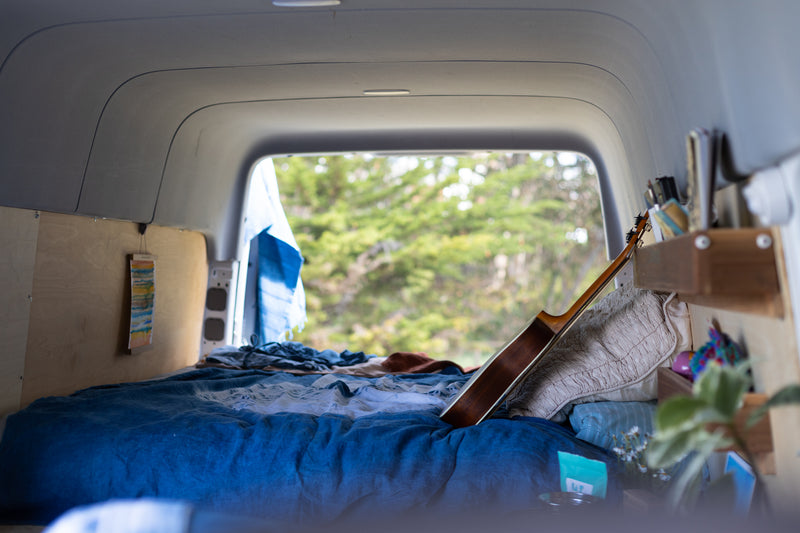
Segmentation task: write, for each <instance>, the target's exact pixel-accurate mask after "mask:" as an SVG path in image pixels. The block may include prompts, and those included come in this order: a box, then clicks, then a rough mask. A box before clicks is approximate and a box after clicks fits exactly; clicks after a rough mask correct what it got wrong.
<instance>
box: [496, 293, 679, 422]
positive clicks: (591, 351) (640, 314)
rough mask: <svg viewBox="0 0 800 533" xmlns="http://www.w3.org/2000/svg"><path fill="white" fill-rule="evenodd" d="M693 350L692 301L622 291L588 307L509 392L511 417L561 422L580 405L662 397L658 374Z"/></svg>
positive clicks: (659, 294)
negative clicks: (519, 416)
mask: <svg viewBox="0 0 800 533" xmlns="http://www.w3.org/2000/svg"><path fill="white" fill-rule="evenodd" d="M690 346H691V325H690V322H689V311H688V309H687V307H686V304H684V303H683V302H680V301H678V300H677V299H676V298H675V295H666V294H661V293H655V292H652V291H648V290H642V289H637V288H635V287H633V286H626V287H623V288H620V289H618V290H616V291H614V292H612V293H611V294H609V295H608V296H606V297H605V298H603V299H602V300H600V301H599V302H597V304H595V305H594V307H592V308H590V309H588V310H587V311H586V312H585V313H584V314H583V316H581V317H580V318H579V319H578V321H577V322H576V323H575V324H574V325H573V326H572V328H571V329H570V330H569V331H567V332H566V333H565V334H564V336H563V337H562V339H561V340H560V341H559V342H557V343H556V345H555V346H554V347H553V348H552V349H551V350H550V352H549V353H548V354H546V355H545V356H544V358H543V359H542V362H541V363H540V364H539V366H538V367H537V368H536V369H534V370H533V372H531V374H530V375H529V376H528V377H527V378H525V380H524V381H523V382H522V384H521V385H520V386H519V387H518V388H517V389H516V390H515V391H514V392H513V393H512V394H511V395H509V398H508V408H509V414H511V415H512V416H515V415H522V416H535V417H540V418H550V419H554V420H559V421H561V420H564V419H565V415H566V414H567V413H568V412H569V409H570V408H571V407H572V405H574V404H578V403H586V402H592V401H601V400H609V401H646V400H652V399H655V398H656V369H657V368H658V367H659V366H662V365H664V366H666V365H670V364H672V360H673V359H674V356H675V355H676V354H678V353H679V352H681V351H684V350H688V349H690Z"/></svg>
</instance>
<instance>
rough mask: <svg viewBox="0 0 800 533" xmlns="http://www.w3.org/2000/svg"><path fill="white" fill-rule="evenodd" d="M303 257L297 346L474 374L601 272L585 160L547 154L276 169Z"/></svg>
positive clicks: (295, 163)
mask: <svg viewBox="0 0 800 533" xmlns="http://www.w3.org/2000/svg"><path fill="white" fill-rule="evenodd" d="M275 167H276V172H277V175H278V182H279V185H280V189H281V195H282V201H283V204H284V207H285V209H286V213H287V216H288V218H289V221H290V224H291V225H292V228H293V230H294V232H295V237H296V239H297V242H298V244H299V246H300V249H301V251H302V253H303V256H304V258H305V260H306V262H305V264H304V266H303V271H302V278H303V282H304V284H305V286H306V297H307V308H308V314H309V322H308V325H307V326H306V328H305V329H304V331H302V332H297V333H296V334H295V339H296V340H299V341H301V342H304V343H306V344H309V345H311V346H315V347H321V348H322V347H332V348H335V349H344V348H349V349H358V350H364V351H366V352H368V353H375V354H378V355H388V354H390V353H392V352H394V351H401V350H404V351H422V352H426V353H428V354H429V355H430V356H431V357H436V358H446V359H450V360H454V361H458V362H460V363H462V364H465V365H467V366H472V365H478V364H480V363H481V362H483V361H484V360H485V359H487V358H488V357H489V356H490V355H491V354H492V353H493V352H494V351H495V350H496V349H497V348H499V347H500V346H502V345H503V344H504V343H505V342H506V341H507V340H508V339H509V338H510V337H511V336H512V335H514V334H515V333H516V331H517V330H518V329H519V328H520V327H522V326H523V325H524V324H525V323H526V322H527V321H528V320H529V319H530V317H531V316H533V315H534V314H536V313H537V312H538V311H539V310H541V309H543V308H544V309H547V310H548V311H549V312H556V313H558V312H562V311H563V310H565V309H566V308H567V307H568V306H569V304H570V303H571V302H572V301H573V300H574V299H575V298H576V297H577V295H578V294H579V291H582V290H583V289H584V288H585V287H587V286H588V285H589V284H590V283H591V282H592V280H593V279H594V278H595V277H596V275H597V274H598V273H599V272H600V271H601V270H602V268H604V267H605V265H606V260H605V254H604V249H605V246H604V237H603V228H602V218H601V212H600V203H599V199H598V194H597V177H596V175H595V173H594V167H593V165H592V164H591V162H590V161H589V160H587V159H585V158H582V157H571V158H570V156H569V155H563V154H562V155H558V154H555V153H534V154H519V153H514V154H496V153H495V154H478V155H475V156H473V157H451V156H445V157H401V156H397V157H372V156H370V155H349V156H332V157H329V156H324V157H321V156H316V157H290V158H283V159H276V160H275Z"/></svg>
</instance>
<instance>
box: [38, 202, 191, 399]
mask: <svg viewBox="0 0 800 533" xmlns="http://www.w3.org/2000/svg"><path fill="white" fill-rule="evenodd" d="M138 252H148V253H151V254H154V255H156V256H157V259H156V303H155V316H154V325H153V346H152V349H150V350H147V351H145V352H142V353H138V354H136V355H130V354H128V353H127V350H126V348H127V345H126V333H127V327H128V320H129V314H128V308H129V307H128V306H129V305H130V304H129V302H130V285H129V284H130V281H129V269H128V268H129V267H128V259H129V255H130V254H133V253H138ZM206 278H207V262H206V249H205V240H204V238H203V236H202V235H201V234H199V233H195V232H188V231H180V230H177V229H174V228H162V227H157V226H150V227H148V228H147V231H146V232H145V235H144V236H143V237H142V236H141V235H140V234H139V232H138V225H137V224H133V223H129V222H120V221H111V220H103V219H94V218H88V217H79V216H73V215H60V214H53V213H42V216H41V219H40V222H39V238H38V248H37V253H36V268H35V271H34V278H33V290H32V297H33V299H32V304H31V313H30V327H29V334H28V343H27V355H26V361H25V380H24V383H23V390H22V403H23V405H27V404H28V403H30V402H31V401H33V400H35V399H36V398H39V397H42V396H46V395H53V394H68V393H71V392H74V391H75V390H77V389H80V388H84V387H88V386H93V385H99V384H104V383H118V382H124V381H135V380H141V379H147V378H150V377H153V376H156V375H159V374H162V373H165V372H170V371H173V370H175V369H178V368H182V367H185V366H188V365H190V364H193V363H194V362H195V361H196V359H197V353H198V351H199V343H200V333H201V323H202V313H203V301H204V297H205V285H206Z"/></svg>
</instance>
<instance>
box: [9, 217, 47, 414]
mask: <svg viewBox="0 0 800 533" xmlns="http://www.w3.org/2000/svg"><path fill="white" fill-rule="evenodd" d="M38 231H39V213H37V212H35V211H27V210H23V209H11V208H8V207H0V250H2V253H0V295H2V305H0V416H2V415H4V414H7V413H9V412H12V411H15V410H17V409H18V408H19V403H20V395H21V394H22V380H23V372H24V370H25V349H26V346H27V340H28V317H29V315H30V307H31V288H32V286H33V270H34V263H35V260H36V240H37V235H38Z"/></svg>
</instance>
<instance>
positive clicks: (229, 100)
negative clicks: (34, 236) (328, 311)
mask: <svg viewBox="0 0 800 533" xmlns="http://www.w3.org/2000/svg"><path fill="white" fill-rule="evenodd" d="M600 4H602V5H600ZM745 4H747V5H745ZM692 6H693V8H692V9H691V10H690V9H689V8H688V7H687V4H686V3H685V2H680V1H658V2H656V1H652V2H642V1H634V0H608V1H605V2H597V1H591V0H572V1H567V0H561V1H548V0H536V1H521V0H520V1H501V0H494V1H482V2H481V1H468V0H462V1H447V0H439V1H435V0H430V1H410V0H406V1H388V0H387V1H377V0H375V1H372V2H370V1H359V0H352V1H350V0H343V1H342V5H341V6H338V7H336V8H304V9H286V8H276V7H273V6H272V5H271V3H269V2H267V1H252V0H250V1H247V0H238V1H237V0H229V1H225V2H220V1H210V0H206V1H200V0H161V1H142V0H139V1H137V2H127V1H122V0H107V1H103V2H101V1H94V0H85V1H80V0H72V1H70V2H63V1H61V0H38V1H34V0H5V1H4V2H3V4H2V5H1V6H0V203H1V204H3V205H10V206H16V207H25V208H35V209H43V210H53V211H59V212H68V213H80V214H86V215H94V216H105V217H110V218H119V219H125V220H133V221H140V222H154V223H158V224H165V225H172V226H178V227H186V228H190V229H197V230H200V231H203V232H204V233H206V235H207V236H208V241H209V247H210V253H211V255H212V257H216V258H220V259H222V258H227V257H231V256H232V255H233V251H234V246H235V239H234V237H235V235H236V233H237V231H238V227H237V224H238V208H239V205H240V202H241V195H242V191H243V190H244V187H245V183H246V179H247V176H248V173H249V170H250V168H251V166H252V164H253V163H254V162H255V161H256V160H258V158H260V157H263V156H265V155H269V154H272V153H302V152H321V151H351V150H383V151H386V150H392V149H401V150H432V149H440V150H441V149H483V148H497V149H537V148H540V149H543V148H564V149H573V150H580V151H583V152H585V153H587V154H588V155H590V156H591V157H593V158H594V159H595V162H596V163H597V165H598V168H599V169H600V174H601V186H602V188H603V201H604V211H605V214H606V217H607V223H608V229H609V238H610V244H611V248H612V249H614V248H618V247H619V244H620V243H621V231H622V229H621V228H622V227H624V226H627V225H628V221H629V220H630V218H629V217H631V216H632V215H633V214H634V213H635V212H636V211H638V210H639V209H641V207H642V206H643V203H642V201H641V191H642V190H643V184H644V183H646V182H647V180H648V179H652V178H655V177H657V176H661V175H675V176H676V177H677V178H678V179H679V181H682V180H683V179H684V178H685V170H684V168H685V156H684V150H685V148H684V136H685V134H686V133H687V132H688V131H689V129H691V128H693V127H697V126H702V127H706V128H720V129H722V130H723V131H725V132H726V133H727V134H728V135H729V136H730V139H731V141H732V145H733V147H734V156H735V159H736V163H737V165H738V166H739V167H740V168H741V169H742V171H752V170H753V169H755V168H759V167H762V166H765V165H768V164H771V163H773V162H775V161H776V160H778V159H779V158H781V157H783V156H785V155H787V154H788V153H790V152H792V151H794V150H796V149H797V148H798V147H800V120H799V119H800V99H798V98H796V94H797V90H798V88H799V87H800V62H798V61H797V60H796V58H795V57H793V56H794V53H793V51H794V50H796V49H797V48H798V47H797V45H798V44H800V43H798V40H800V39H799V38H798V37H797V36H796V35H797V32H796V27H797V24H798V23H799V22H800V3H797V2H793V1H791V0H786V1H777V0H776V1H767V2H760V3H758V6H757V7H752V6H751V5H749V3H735V4H731V3H730V2H726V1H724V0H705V1H698V2H693V3H692ZM745 36H752V37H757V38H745ZM367 89H407V90H409V91H410V95H408V96H394V97H373V96H365V95H364V94H363V91H364V90H367Z"/></svg>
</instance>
